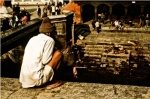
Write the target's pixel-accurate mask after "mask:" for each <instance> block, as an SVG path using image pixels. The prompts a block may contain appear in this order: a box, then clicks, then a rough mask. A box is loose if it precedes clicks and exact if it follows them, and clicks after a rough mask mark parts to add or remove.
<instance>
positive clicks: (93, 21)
mask: <svg viewBox="0 0 150 99" xmlns="http://www.w3.org/2000/svg"><path fill="white" fill-rule="evenodd" d="M92 27H93V31H94V30H95V19H93V20H92Z"/></svg>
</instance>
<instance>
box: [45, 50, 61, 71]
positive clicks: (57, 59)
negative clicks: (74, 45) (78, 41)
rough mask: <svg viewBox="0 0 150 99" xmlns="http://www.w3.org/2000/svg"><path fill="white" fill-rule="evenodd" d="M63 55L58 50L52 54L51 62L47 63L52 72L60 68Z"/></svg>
mask: <svg viewBox="0 0 150 99" xmlns="http://www.w3.org/2000/svg"><path fill="white" fill-rule="evenodd" d="M62 57H63V54H62V52H60V51H59V50H56V51H55V52H54V55H53V57H52V60H51V61H50V62H49V63H48V65H49V66H51V67H52V68H53V69H54V70H57V69H58V68H59V67H60V64H61V61H62Z"/></svg>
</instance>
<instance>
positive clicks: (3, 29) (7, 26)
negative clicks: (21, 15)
mask: <svg viewBox="0 0 150 99" xmlns="http://www.w3.org/2000/svg"><path fill="white" fill-rule="evenodd" d="M10 28H11V27H10V25H9V18H6V19H4V20H3V24H2V31H6V30H8V29H10Z"/></svg>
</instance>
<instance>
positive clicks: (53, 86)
mask: <svg viewBox="0 0 150 99" xmlns="http://www.w3.org/2000/svg"><path fill="white" fill-rule="evenodd" d="M60 85H62V82H61V81H56V82H54V83H53V84H50V85H47V86H46V89H48V90H50V89H53V88H56V87H59V86H60Z"/></svg>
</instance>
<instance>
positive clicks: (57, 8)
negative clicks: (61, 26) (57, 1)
mask: <svg viewBox="0 0 150 99" xmlns="http://www.w3.org/2000/svg"><path fill="white" fill-rule="evenodd" d="M56 13H57V14H56V15H60V8H59V6H56Z"/></svg>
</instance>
